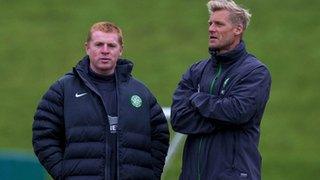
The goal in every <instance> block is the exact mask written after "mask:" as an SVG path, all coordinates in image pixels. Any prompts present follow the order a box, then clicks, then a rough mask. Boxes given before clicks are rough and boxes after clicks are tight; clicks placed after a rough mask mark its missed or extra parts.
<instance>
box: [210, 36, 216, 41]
mask: <svg viewBox="0 0 320 180" xmlns="http://www.w3.org/2000/svg"><path fill="white" fill-rule="evenodd" d="M209 38H210V39H211V40H213V39H218V37H217V36H209Z"/></svg>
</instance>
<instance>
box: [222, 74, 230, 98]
mask: <svg viewBox="0 0 320 180" xmlns="http://www.w3.org/2000/svg"><path fill="white" fill-rule="evenodd" d="M229 79H230V78H227V79H226V80H224V82H223V85H222V90H221V91H220V94H222V95H224V93H225V92H226V89H225V87H226V85H227V83H228V81H229Z"/></svg>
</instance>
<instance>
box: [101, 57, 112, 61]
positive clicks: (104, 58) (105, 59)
mask: <svg viewBox="0 0 320 180" xmlns="http://www.w3.org/2000/svg"><path fill="white" fill-rule="evenodd" d="M99 59H100V60H102V61H110V60H111V59H110V58H106V57H103V58H99Z"/></svg>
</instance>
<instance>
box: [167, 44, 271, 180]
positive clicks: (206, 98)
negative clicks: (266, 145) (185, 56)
mask: <svg viewBox="0 0 320 180" xmlns="http://www.w3.org/2000/svg"><path fill="white" fill-rule="evenodd" d="M270 84H271V78H270V74H269V71H268V69H267V68H266V66H265V65H263V64H262V63H261V62H260V61H258V60H257V59H256V58H255V57H254V56H252V55H250V54H248V53H247V51H246V49H245V45H244V43H243V42H241V43H240V44H239V45H238V46H237V47H236V49H234V50H232V51H231V52H228V53H225V54H222V55H216V54H214V53H213V54H212V57H211V58H210V59H208V60H203V61H200V62H198V63H196V64H194V65H192V67H191V68H190V69H189V70H188V71H187V72H186V73H185V74H184V75H183V77H182V80H181V81H180V83H179V84H178V87H177V89H176V91H175V93H174V96H173V104H172V109H171V110H172V114H171V117H172V119H171V124H172V127H173V129H174V130H175V131H177V132H181V133H184V134H187V135H188V137H187V140H186V143H185V147H184V155H183V167H182V173H181V175H180V179H181V180H195V179H197V180H200V179H201V180H213V179H214V180H216V179H221V180H226V179H228V180H229V179H232V180H237V179H251V180H253V179H254V180H258V179H260V177H261V175H260V167H261V157H260V153H259V151H258V143H259V136H260V122H261V118H262V115H263V112H264V108H265V105H266V102H267V100H268V98H269V91H270Z"/></svg>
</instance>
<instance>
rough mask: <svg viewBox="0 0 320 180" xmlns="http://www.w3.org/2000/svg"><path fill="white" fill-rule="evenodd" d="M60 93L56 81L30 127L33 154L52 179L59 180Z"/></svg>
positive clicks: (43, 99)
mask: <svg viewBox="0 0 320 180" xmlns="http://www.w3.org/2000/svg"><path fill="white" fill-rule="evenodd" d="M62 92H63V91H62V88H61V85H60V84H59V82H58V81H57V82H56V83H54V84H53V85H52V86H51V87H50V88H49V90H48V91H47V92H46V93H45V94H44V96H43V97H42V99H41V101H40V103H39V105H38V107H37V110H36V113H35V115H34V121H33V127H32V132H33V134H32V135H33V137H32V143H33V148H34V152H35V154H36V156H37V157H38V159H39V161H40V163H41V164H42V165H43V166H44V167H45V169H46V170H47V171H48V173H49V174H50V175H51V176H52V177H53V178H54V179H60V178H61V177H60V176H61V168H62V167H61V164H62V157H63V149H64V148H63V147H64V125H63V93H62Z"/></svg>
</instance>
